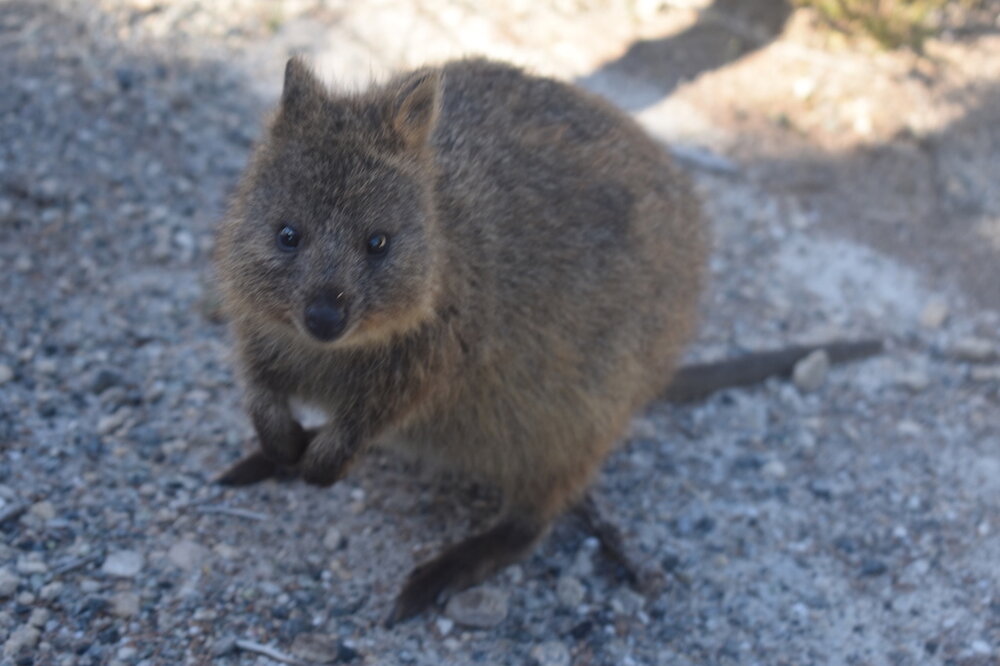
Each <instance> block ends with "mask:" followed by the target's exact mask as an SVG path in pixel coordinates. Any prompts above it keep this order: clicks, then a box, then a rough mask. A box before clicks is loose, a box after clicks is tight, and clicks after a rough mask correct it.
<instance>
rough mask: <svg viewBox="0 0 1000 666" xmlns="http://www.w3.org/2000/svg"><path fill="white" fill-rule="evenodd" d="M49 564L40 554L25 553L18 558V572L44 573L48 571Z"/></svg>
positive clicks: (27, 573) (26, 573)
mask: <svg viewBox="0 0 1000 666" xmlns="http://www.w3.org/2000/svg"><path fill="white" fill-rule="evenodd" d="M48 570H49V566H48V565H47V564H45V562H44V561H42V559H41V558H40V557H39V556H38V555H34V554H32V555H25V556H23V557H19V558H17V572H18V573H20V574H25V575H29V576H30V575H31V574H43V573H46V572H48Z"/></svg>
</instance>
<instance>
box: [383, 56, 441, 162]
mask: <svg viewBox="0 0 1000 666" xmlns="http://www.w3.org/2000/svg"><path fill="white" fill-rule="evenodd" d="M390 104H391V106H390V119H391V120H390V122H391V123H392V128H393V130H395V132H396V134H397V135H398V136H399V137H400V139H402V141H403V145H404V146H406V148H408V149H411V150H415V149H419V148H421V147H423V146H424V145H425V144H426V143H427V139H428V137H429V136H430V134H431V132H432V131H433V130H434V125H435V124H436V123H437V119H438V115H439V114H440V109H441V75H440V73H438V72H436V71H422V72H415V73H414V74H412V75H410V76H409V77H407V78H404V79H403V80H402V81H401V82H400V83H399V84H398V86H397V87H396V88H395V91H394V93H393V94H392V98H391V102H390Z"/></svg>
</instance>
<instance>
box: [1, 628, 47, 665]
mask: <svg viewBox="0 0 1000 666" xmlns="http://www.w3.org/2000/svg"><path fill="white" fill-rule="evenodd" d="M40 637H41V634H40V633H39V631H38V629H35V628H34V627H32V626H31V625H28V624H25V625H21V626H20V627H18V628H17V629H15V630H14V632H13V633H12V634H11V635H10V638H8V639H7V642H6V643H4V645H3V655H4V656H5V657H13V656H15V655H18V654H20V653H21V652H22V651H26V650H30V649H31V648H33V647H35V646H36V645H37V644H38V639H39V638H40Z"/></svg>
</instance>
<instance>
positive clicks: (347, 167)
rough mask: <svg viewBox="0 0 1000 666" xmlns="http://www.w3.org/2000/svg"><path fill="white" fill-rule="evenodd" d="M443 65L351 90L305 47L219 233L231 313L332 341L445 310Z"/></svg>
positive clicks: (392, 328) (363, 336)
mask: <svg viewBox="0 0 1000 666" xmlns="http://www.w3.org/2000/svg"><path fill="white" fill-rule="evenodd" d="M440 87H441V82H440V77H439V74H438V73H437V72H435V71H432V70H425V71H418V72H415V73H413V74H410V75H407V76H404V77H401V78H398V79H395V80H393V81H391V82H390V83H388V84H386V85H384V86H380V87H377V88H374V89H372V90H370V91H368V92H366V93H363V94H355V95H337V94H334V93H333V92H331V91H330V90H328V89H327V88H326V87H325V86H324V85H323V84H322V83H321V82H320V81H319V80H318V79H317V78H316V76H315V75H314V74H313V73H312V71H310V69H309V68H308V67H307V66H306V65H305V64H304V63H303V62H302V61H300V60H299V59H294V58H293V59H292V60H290V61H289V62H288V65H287V67H286V69H285V83H284V91H283V92H282V98H281V104H280V106H279V108H278V110H277V112H276V114H275V115H274V117H273V118H272V120H271V123H270V125H269V127H268V129H267V133H266V136H265V137H264V139H263V140H262V141H261V142H260V144H259V145H258V146H257V148H256V150H255V151H254V154H253V156H252V158H251V160H250V164H249V166H248V167H247V170H246V173H245V174H244V176H243V180H242V182H241V184H240V187H239V189H238V193H237V196H236V197H235V198H234V202H233V204H232V206H231V208H230V211H229V213H228V215H227V216H226V219H225V220H224V222H223V224H222V228H221V230H220V233H219V237H218V244H217V249H216V259H217V262H218V268H219V275H220V278H221V281H222V291H223V295H224V300H225V302H226V305H227V307H228V309H229V310H230V312H231V314H233V315H234V316H236V317H237V318H240V319H242V320H244V321H246V320H250V321H252V322H253V323H255V324H258V325H261V326H273V327H278V328H279V329H283V330H285V331H286V332H289V333H293V334H297V335H300V336H303V337H304V338H307V339H309V340H311V341H312V342H315V343H316V344H320V345H331V346H347V345H352V344H363V343H364V342H366V341H373V340H378V339H386V338H388V337H389V336H391V335H392V334H393V333H398V332H405V331H406V330H408V329H409V328H411V327H414V326H417V325H419V323H420V322H421V321H423V320H424V319H426V318H427V317H428V316H430V314H431V312H432V310H433V301H434V294H435V292H436V284H437V280H438V270H437V267H436V258H437V254H438V253H437V252H436V224H435V214H434V193H433V186H434V177H435V174H434V163H433V155H432V152H431V149H430V146H429V140H430V136H431V133H432V131H433V129H434V125H435V122H436V121H437V117H438V111H439V107H440Z"/></svg>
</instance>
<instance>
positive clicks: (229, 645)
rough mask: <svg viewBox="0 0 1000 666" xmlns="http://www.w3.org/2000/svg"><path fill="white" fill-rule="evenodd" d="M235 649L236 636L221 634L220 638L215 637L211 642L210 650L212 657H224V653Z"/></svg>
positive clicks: (226, 653)
mask: <svg viewBox="0 0 1000 666" xmlns="http://www.w3.org/2000/svg"><path fill="white" fill-rule="evenodd" d="M235 650H236V637H235V636H223V637H222V638H217V639H216V640H215V641H214V642H213V643H212V647H211V648H210V651H211V653H212V656H213V657H225V656H226V655H228V654H230V653H232V652H233V651H235Z"/></svg>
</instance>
